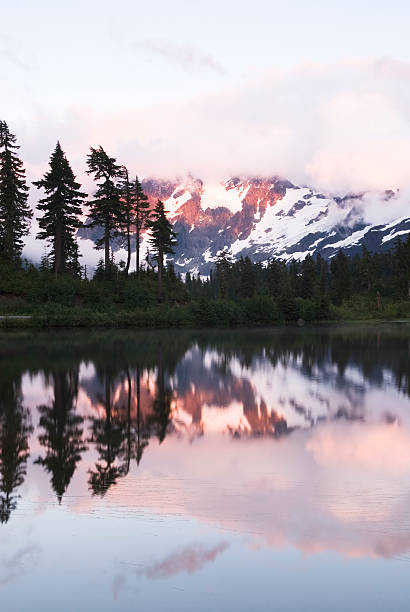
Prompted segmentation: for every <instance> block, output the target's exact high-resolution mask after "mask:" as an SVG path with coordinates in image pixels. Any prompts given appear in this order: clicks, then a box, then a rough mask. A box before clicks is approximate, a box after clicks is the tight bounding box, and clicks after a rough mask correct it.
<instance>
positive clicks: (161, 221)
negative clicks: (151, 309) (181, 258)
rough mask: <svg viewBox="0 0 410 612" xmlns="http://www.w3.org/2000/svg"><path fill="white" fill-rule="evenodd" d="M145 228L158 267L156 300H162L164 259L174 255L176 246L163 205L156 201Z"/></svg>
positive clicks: (173, 233)
mask: <svg viewBox="0 0 410 612" xmlns="http://www.w3.org/2000/svg"><path fill="white" fill-rule="evenodd" d="M146 227H147V228H148V229H149V230H150V231H151V237H150V243H151V245H152V247H153V251H154V259H155V260H156V262H157V265H158V298H159V300H160V301H161V300H162V278H163V270H164V257H165V255H169V254H172V253H174V247H175V246H176V244H177V241H176V237H177V236H176V233H175V232H174V230H173V229H172V225H171V223H170V222H169V221H168V219H167V216H166V214H165V209H164V204H163V202H161V200H158V202H157V205H156V206H155V208H154V210H153V212H152V215H151V218H150V219H148V220H147V221H146Z"/></svg>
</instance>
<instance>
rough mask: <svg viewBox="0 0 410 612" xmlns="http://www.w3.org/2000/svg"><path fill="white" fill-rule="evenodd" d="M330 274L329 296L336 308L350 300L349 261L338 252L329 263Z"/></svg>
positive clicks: (340, 251) (341, 252)
mask: <svg viewBox="0 0 410 612" xmlns="http://www.w3.org/2000/svg"><path fill="white" fill-rule="evenodd" d="M330 272H331V295H332V300H333V303H334V304H336V305H337V306H340V304H341V303H342V302H343V301H344V300H347V299H349V298H350V295H351V275H350V270H349V259H348V258H347V257H346V255H345V254H344V253H343V251H342V250H339V252H338V253H337V255H336V256H335V257H334V258H333V259H332V261H331V263H330Z"/></svg>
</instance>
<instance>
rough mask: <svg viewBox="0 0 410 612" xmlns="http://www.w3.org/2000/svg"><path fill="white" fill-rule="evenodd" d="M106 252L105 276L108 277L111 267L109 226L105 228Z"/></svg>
mask: <svg viewBox="0 0 410 612" xmlns="http://www.w3.org/2000/svg"><path fill="white" fill-rule="evenodd" d="M104 250H105V261H104V268H105V276H107V275H108V270H109V267H110V230H109V229H108V227H107V226H105V235H104Z"/></svg>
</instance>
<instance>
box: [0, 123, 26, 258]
mask: <svg viewBox="0 0 410 612" xmlns="http://www.w3.org/2000/svg"><path fill="white" fill-rule="evenodd" d="M16 141H17V139H16V137H15V135H14V134H12V133H11V132H10V130H9V127H8V125H7V123H6V122H5V121H0V258H1V259H3V261H5V262H6V263H8V264H18V263H19V262H20V257H21V253H22V251H23V236H25V235H26V234H28V232H29V229H30V220H31V218H32V216H33V212H32V211H31V209H30V207H29V205H28V203H27V199H28V192H29V188H28V186H27V183H26V173H25V170H24V168H23V162H22V161H21V160H20V159H19V157H18V155H17V150H18V149H19V148H20V147H19V146H18V145H17V144H16Z"/></svg>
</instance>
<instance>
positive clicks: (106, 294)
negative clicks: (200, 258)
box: [0, 121, 410, 326]
mask: <svg viewBox="0 0 410 612" xmlns="http://www.w3.org/2000/svg"><path fill="white" fill-rule="evenodd" d="M18 149H19V147H18V145H17V144H16V137H15V135H14V134H12V133H11V132H10V130H9V128H8V126H7V124H6V123H5V122H4V121H0V314H30V315H33V314H34V315H36V316H37V315H38V316H37V319H36V324H37V325H38V324H44V325H54V324H55V325H65V324H66V325H77V324H78V325H88V324H101V325H106V324H111V325H136V326H152V325H160V326H168V325H169V326H173V325H177V326H184V325H188V326H204V325H205V326H216V325H222V326H226V325H228V326H230V325H271V324H278V323H285V322H295V321H298V320H303V321H318V320H329V319H340V318H362V317H363V316H371V317H387V318H389V317H390V318H391V317H400V316H409V314H410V312H409V308H408V306H409V299H410V235H409V236H408V237H407V239H406V240H401V239H400V237H398V238H397V239H396V242H395V245H394V248H393V249H392V250H390V251H387V252H384V253H371V252H369V251H368V250H366V249H365V248H363V249H362V252H361V254H357V255H354V256H353V257H348V256H346V254H345V253H344V252H343V251H342V250H340V251H339V252H338V253H337V254H336V255H335V256H334V257H333V258H332V259H331V260H330V261H326V260H325V259H324V258H323V257H322V256H321V255H320V254H317V255H315V256H314V257H312V256H311V255H308V256H307V257H306V258H305V259H304V261H288V262H285V261H281V260H279V259H274V258H272V259H271V260H270V261H269V262H268V263H267V265H262V264H261V263H253V262H252V261H251V260H250V259H249V258H247V257H245V258H241V259H240V260H239V261H236V262H233V261H231V260H230V258H229V255H228V254H227V253H226V252H222V253H220V254H219V256H218V258H217V261H216V262H215V267H214V269H213V270H212V271H211V274H210V277H209V278H201V277H200V276H199V275H198V276H191V274H189V273H188V274H187V275H186V277H185V279H182V278H181V276H180V275H178V274H176V273H175V270H174V267H173V264H172V260H170V259H169V256H172V254H173V253H174V250H175V246H176V244H177V236H176V234H175V233H174V231H173V228H172V225H171V223H170V222H169V220H168V219H167V216H166V211H165V210H164V204H163V202H161V201H160V200H158V202H157V203H156V205H155V207H154V208H153V209H151V208H150V205H149V202H148V197H147V196H146V194H145V193H144V192H143V189H142V186H141V183H140V181H139V179H138V176H135V178H130V173H129V171H128V169H127V168H126V167H125V166H123V165H121V164H120V163H119V162H118V161H117V160H116V159H115V158H114V157H111V156H110V155H109V154H108V153H107V152H106V151H105V150H104V149H103V148H102V147H101V146H100V147H98V148H93V147H92V148H91V149H90V153H89V155H88V157H87V166H88V170H87V172H88V174H90V175H91V176H92V177H93V179H94V180H95V183H96V190H95V192H94V194H93V195H92V196H91V199H89V200H87V194H86V193H84V192H83V191H81V185H80V183H78V182H77V181H76V178H75V175H74V173H73V171H72V169H71V165H70V163H69V161H68V159H67V157H66V155H65V153H64V151H63V149H62V147H61V145H60V143H59V142H58V143H57V145H56V147H55V149H54V151H53V152H52V154H51V157H50V162H49V169H48V170H47V172H46V173H45V174H44V176H43V177H42V178H41V179H39V180H37V181H35V182H34V185H35V186H36V187H37V188H38V189H40V190H42V192H43V195H44V197H42V198H40V200H39V203H38V205H37V208H38V211H39V213H40V216H39V227H40V231H39V232H38V234H37V238H38V239H41V240H46V241H47V244H48V245H49V247H48V250H47V252H46V253H45V254H44V256H43V258H42V260H41V263H40V265H39V266H34V265H32V264H29V263H28V262H22V259H21V256H22V249H23V237H24V236H25V235H26V234H28V232H29V229H30V221H31V217H32V214H33V213H32V211H31V210H30V208H29V207H28V204H27V198H28V191H29V187H28V185H27V183H26V179H25V172H24V168H23V164H22V162H21V160H20V159H19V157H18ZM87 207H88V213H86V212H85V211H86V209H87ZM84 225H86V226H87V227H90V228H93V227H95V228H98V231H99V232H100V234H99V236H100V237H99V238H98V240H97V242H96V248H97V249H102V250H103V253H104V257H103V258H102V259H101V260H100V263H99V264H98V266H97V269H96V271H95V273H94V275H93V278H89V274H87V267H86V266H85V265H82V263H81V261H80V253H79V247H78V240H77V231H78V229H79V228H80V227H83V226H84ZM145 232H148V233H149V241H150V245H151V251H152V252H151V253H148V254H147V256H146V258H145V260H144V262H141V253H140V250H141V237H142V234H143V233H145ZM114 242H115V243H116V244H117V245H118V244H119V243H121V244H122V245H124V246H125V249H126V253H127V257H126V261H121V262H119V263H118V264H116V263H115V261H114V258H113V245H114ZM134 250H135V253H134ZM134 254H135V266H134V264H133V255H134ZM167 256H168V260H167ZM132 270H135V271H132Z"/></svg>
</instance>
